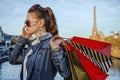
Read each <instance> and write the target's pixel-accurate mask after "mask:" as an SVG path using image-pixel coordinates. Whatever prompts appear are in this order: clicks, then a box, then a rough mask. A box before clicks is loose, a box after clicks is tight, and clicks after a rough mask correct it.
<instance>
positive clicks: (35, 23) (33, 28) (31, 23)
mask: <svg viewBox="0 0 120 80" xmlns="http://www.w3.org/2000/svg"><path fill="white" fill-rule="evenodd" d="M37 17H38V16H37V14H36V13H35V12H31V13H28V14H27V16H26V21H25V28H26V32H27V33H29V34H34V33H36V32H39V28H40V27H39V21H40V19H38V18H37Z"/></svg>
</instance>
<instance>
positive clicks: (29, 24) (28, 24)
mask: <svg viewBox="0 0 120 80" xmlns="http://www.w3.org/2000/svg"><path fill="white" fill-rule="evenodd" d="M32 22H38V21H29V20H26V21H25V24H26V25H27V26H28V27H30V26H31V23H32Z"/></svg>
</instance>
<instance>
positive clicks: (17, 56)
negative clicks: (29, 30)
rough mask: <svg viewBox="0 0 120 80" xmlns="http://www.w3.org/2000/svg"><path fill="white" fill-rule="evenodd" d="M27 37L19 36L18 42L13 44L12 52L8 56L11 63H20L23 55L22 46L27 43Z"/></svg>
mask: <svg viewBox="0 0 120 80" xmlns="http://www.w3.org/2000/svg"><path fill="white" fill-rule="evenodd" d="M27 41H28V39H26V38H24V37H22V36H20V37H19V40H18V42H17V43H16V45H15V48H14V49H13V51H12V53H11V54H10V56H9V62H10V63H11V64H22V62H23V59H24V57H25V54H24V46H25V44H26V43H27Z"/></svg>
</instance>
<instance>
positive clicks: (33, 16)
mask: <svg viewBox="0 0 120 80" xmlns="http://www.w3.org/2000/svg"><path fill="white" fill-rule="evenodd" d="M26 19H27V20H31V19H37V14H36V13H35V12H31V13H27V16H26Z"/></svg>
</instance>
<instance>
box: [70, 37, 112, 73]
mask: <svg viewBox="0 0 120 80" xmlns="http://www.w3.org/2000/svg"><path fill="white" fill-rule="evenodd" d="M69 43H71V44H72V45H73V46H74V47H75V48H76V49H78V50H79V51H80V52H81V53H82V54H84V55H85V56H86V57H87V58H88V59H90V60H91V61H92V62H93V63H94V64H95V65H97V66H98V67H99V68H100V69H101V70H102V71H104V72H106V73H107V72H108V70H109V68H110V67H111V65H112V59H111V57H110V51H111V44H109V43H105V42H101V41H96V40H91V39H87V38H81V37H73V38H71V39H70V41H69Z"/></svg>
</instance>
